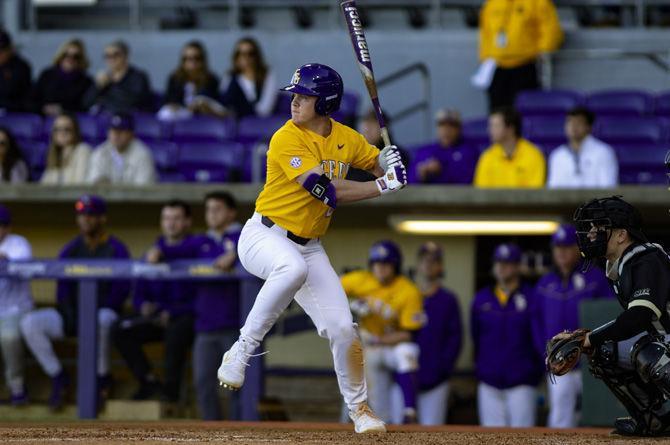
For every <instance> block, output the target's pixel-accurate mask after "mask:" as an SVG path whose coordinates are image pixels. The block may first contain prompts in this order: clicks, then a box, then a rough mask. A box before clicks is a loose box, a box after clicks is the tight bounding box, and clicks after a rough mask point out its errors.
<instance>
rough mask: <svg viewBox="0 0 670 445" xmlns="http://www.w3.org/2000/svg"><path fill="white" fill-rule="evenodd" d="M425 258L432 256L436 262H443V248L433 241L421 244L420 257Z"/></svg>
mask: <svg viewBox="0 0 670 445" xmlns="http://www.w3.org/2000/svg"><path fill="white" fill-rule="evenodd" d="M424 256H430V257H432V259H434V260H436V261H441V260H442V248H441V247H440V246H438V245H437V243H435V242H433V241H428V242H426V243H423V244H421V247H419V253H418V257H419V258H423V257H424Z"/></svg>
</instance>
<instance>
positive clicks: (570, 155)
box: [547, 135, 619, 188]
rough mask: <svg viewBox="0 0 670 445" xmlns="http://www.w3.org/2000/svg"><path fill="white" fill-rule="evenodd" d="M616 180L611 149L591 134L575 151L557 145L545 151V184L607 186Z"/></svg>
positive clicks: (552, 185) (613, 183) (617, 170)
mask: <svg viewBox="0 0 670 445" xmlns="http://www.w3.org/2000/svg"><path fill="white" fill-rule="evenodd" d="M618 183H619V163H618V161H617V157H616V154H615V153H614V149H613V148H612V147H610V146H609V145H607V144H606V143H604V142H602V141H600V140H598V139H596V138H594V137H593V136H591V135H589V136H587V137H586V138H585V139H584V141H582V146H581V147H580V148H579V151H578V152H575V151H574V150H573V149H572V148H570V147H569V146H567V145H561V146H560V147H558V148H557V149H556V150H554V151H553V152H551V154H550V155H549V179H548V180H547V187H548V188H610V187H616V186H617V184H618Z"/></svg>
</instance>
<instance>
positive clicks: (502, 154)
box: [474, 108, 546, 188]
mask: <svg viewBox="0 0 670 445" xmlns="http://www.w3.org/2000/svg"><path fill="white" fill-rule="evenodd" d="M489 135H490V137H491V141H492V142H493V145H492V146H491V147H489V148H488V149H487V150H486V151H485V152H484V153H482V155H481V156H480V157H479V161H478V162H477V169H476V170H475V181H474V185H475V187H479V188H508V187H509V188H540V187H543V186H544V180H545V171H546V165H545V161H544V155H543V154H542V152H541V151H540V149H539V148H537V147H536V146H535V145H533V144H532V143H531V142H529V141H528V140H526V139H524V138H523V137H521V116H520V115H519V113H517V112H516V111H515V110H514V109H512V108H501V109H499V110H496V111H494V112H493V113H491V115H490V116H489Z"/></svg>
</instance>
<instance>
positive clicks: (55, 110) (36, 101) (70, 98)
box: [32, 39, 93, 116]
mask: <svg viewBox="0 0 670 445" xmlns="http://www.w3.org/2000/svg"><path fill="white" fill-rule="evenodd" d="M88 66H89V63H88V57H87V56H86V47H85V46H84V42H82V41H81V40H79V39H72V40H68V41H67V42H65V43H63V44H62V45H61V46H60V48H58V51H57V52H56V56H55V57H54V60H53V65H52V66H50V67H48V68H46V69H45V70H44V71H42V73H41V74H40V77H39V78H38V80H37V83H36V84H35V88H34V89H33V100H32V101H33V106H34V109H35V111H36V112H37V113H42V114H44V115H47V116H56V115H58V114H61V113H62V112H64V111H66V112H69V113H75V112H78V111H84V109H85V108H84V94H86V92H87V91H88V90H89V88H91V87H92V86H93V80H92V79H91V77H90V76H89V75H88V73H87V70H88Z"/></svg>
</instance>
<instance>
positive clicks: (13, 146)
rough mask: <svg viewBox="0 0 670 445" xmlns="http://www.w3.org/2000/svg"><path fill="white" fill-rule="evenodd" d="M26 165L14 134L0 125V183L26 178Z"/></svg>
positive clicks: (15, 181)
mask: <svg viewBox="0 0 670 445" xmlns="http://www.w3.org/2000/svg"><path fill="white" fill-rule="evenodd" d="M28 176H29V175H28V166H27V165H26V162H25V161H24V160H23V155H22V154H21V151H20V150H19V146H18V144H17V143H16V139H15V138H14V135H12V133H11V132H10V131H9V129H7V128H5V127H0V183H2V182H9V183H12V184H18V183H21V182H26V181H27V180H28Z"/></svg>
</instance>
